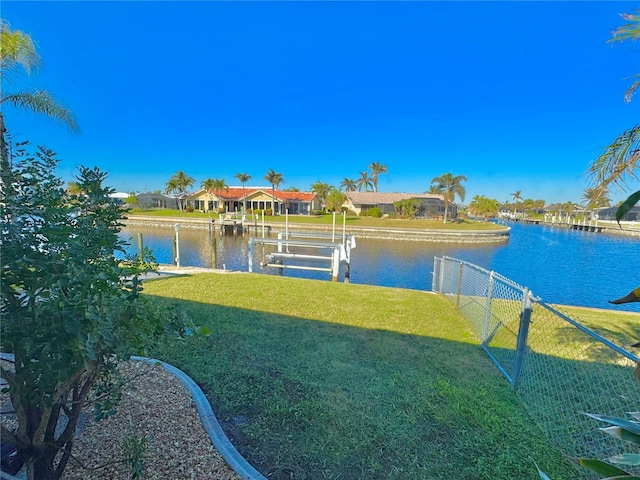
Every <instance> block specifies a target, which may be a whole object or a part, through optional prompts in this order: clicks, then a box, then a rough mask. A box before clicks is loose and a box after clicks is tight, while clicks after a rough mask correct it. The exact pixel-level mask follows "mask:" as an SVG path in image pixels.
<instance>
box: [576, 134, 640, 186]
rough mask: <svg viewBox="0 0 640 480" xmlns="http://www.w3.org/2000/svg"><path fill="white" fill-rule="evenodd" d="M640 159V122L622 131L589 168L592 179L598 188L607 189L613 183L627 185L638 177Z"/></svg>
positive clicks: (588, 171)
mask: <svg viewBox="0 0 640 480" xmlns="http://www.w3.org/2000/svg"><path fill="white" fill-rule="evenodd" d="M638 160H640V124H638V125H635V126H634V127H632V128H630V129H628V130H625V131H624V132H622V133H621V134H620V135H619V136H618V137H617V138H616V139H615V140H614V141H613V142H612V143H611V144H610V145H609V146H607V147H606V148H605V149H604V151H603V152H602V153H601V154H600V156H599V157H598V158H597V159H596V160H595V161H594V162H593V163H592V164H591V166H590V167H589V169H588V170H587V174H588V176H589V178H590V181H591V182H592V183H593V184H595V185H597V188H598V189H601V190H606V189H607V188H608V187H609V185H611V184H613V185H616V186H619V187H624V186H626V182H627V181H629V180H632V179H633V180H635V179H637V178H638V177H637V175H636V170H637V168H638Z"/></svg>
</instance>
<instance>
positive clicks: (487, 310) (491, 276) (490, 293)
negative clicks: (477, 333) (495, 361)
mask: <svg viewBox="0 0 640 480" xmlns="http://www.w3.org/2000/svg"><path fill="white" fill-rule="evenodd" d="M494 282H495V280H494V272H493V271H491V272H490V273H489V286H488V287H487V304H486V306H485V311H484V325H483V327H482V343H483V344H484V343H485V342H486V341H487V337H488V335H489V320H490V319H491V300H492V299H493V284H494Z"/></svg>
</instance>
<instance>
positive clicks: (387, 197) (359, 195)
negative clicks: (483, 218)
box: [345, 192, 442, 205]
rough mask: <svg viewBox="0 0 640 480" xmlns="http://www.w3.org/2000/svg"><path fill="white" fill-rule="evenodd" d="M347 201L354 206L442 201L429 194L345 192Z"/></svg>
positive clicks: (436, 196) (438, 197)
mask: <svg viewBox="0 0 640 480" xmlns="http://www.w3.org/2000/svg"><path fill="white" fill-rule="evenodd" d="M345 193H346V195H347V198H348V200H349V201H350V202H351V203H353V204H354V205H363V204H372V205H373V204H393V203H394V202H398V201H400V200H408V199H410V198H423V199H426V198H437V199H439V200H442V195H432V194H430V193H380V192H345Z"/></svg>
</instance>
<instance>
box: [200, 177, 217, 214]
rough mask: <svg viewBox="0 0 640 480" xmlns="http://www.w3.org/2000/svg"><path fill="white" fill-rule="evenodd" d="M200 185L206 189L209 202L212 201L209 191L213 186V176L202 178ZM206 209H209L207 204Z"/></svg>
mask: <svg viewBox="0 0 640 480" xmlns="http://www.w3.org/2000/svg"><path fill="white" fill-rule="evenodd" d="M200 186H201V187H202V188H204V189H205V190H206V191H207V193H208V194H209V201H210V202H211V203H213V196H212V194H211V192H212V191H213V187H214V182H213V178H207V179H206V180H203V181H202V183H201V184H200ZM207 210H209V206H208V205H207Z"/></svg>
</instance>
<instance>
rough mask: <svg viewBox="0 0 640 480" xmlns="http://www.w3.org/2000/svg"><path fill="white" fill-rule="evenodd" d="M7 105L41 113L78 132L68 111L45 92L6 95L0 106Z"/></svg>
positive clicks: (0, 101) (76, 125)
mask: <svg viewBox="0 0 640 480" xmlns="http://www.w3.org/2000/svg"><path fill="white" fill-rule="evenodd" d="M5 103H8V104H10V105H13V106H14V107H18V108H24V109H27V110H31V111H32V112H34V113H42V114H45V115H47V116H48V117H51V118H53V119H55V120H58V121H60V122H62V123H64V124H65V125H67V126H68V127H69V128H70V129H71V130H73V131H78V130H79V127H78V124H77V123H76V121H75V120H74V118H73V114H72V113H71V111H70V110H68V109H66V108H65V107H63V106H62V105H60V104H59V103H58V102H57V101H56V100H55V99H54V98H53V97H52V96H51V94H50V93H49V92H47V91H46V90H30V91H25V92H18V93H12V94H9V95H6V96H4V97H2V98H1V99H0V104H5Z"/></svg>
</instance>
